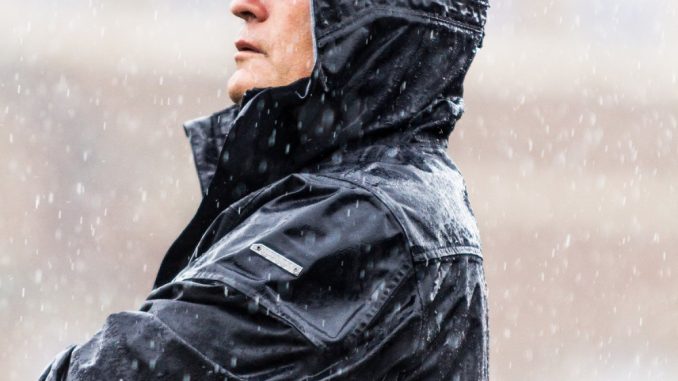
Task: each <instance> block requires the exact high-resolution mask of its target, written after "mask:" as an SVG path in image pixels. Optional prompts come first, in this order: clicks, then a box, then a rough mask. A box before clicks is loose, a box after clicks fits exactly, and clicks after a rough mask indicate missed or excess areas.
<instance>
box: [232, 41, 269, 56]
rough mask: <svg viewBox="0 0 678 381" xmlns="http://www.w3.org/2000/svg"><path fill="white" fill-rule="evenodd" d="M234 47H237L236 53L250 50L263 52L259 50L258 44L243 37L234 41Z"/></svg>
mask: <svg viewBox="0 0 678 381" xmlns="http://www.w3.org/2000/svg"><path fill="white" fill-rule="evenodd" d="M235 48H236V49H238V53H241V52H251V53H262V54H263V51H262V50H261V48H259V46H258V45H257V44H256V43H254V42H252V41H248V40H244V39H240V40H238V41H236V42H235ZM236 54H237V53H236Z"/></svg>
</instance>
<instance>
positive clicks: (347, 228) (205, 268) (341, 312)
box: [40, 177, 412, 381]
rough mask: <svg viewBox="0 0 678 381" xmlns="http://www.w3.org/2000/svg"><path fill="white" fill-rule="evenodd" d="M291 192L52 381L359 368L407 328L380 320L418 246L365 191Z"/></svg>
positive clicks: (67, 358)
mask: <svg viewBox="0 0 678 381" xmlns="http://www.w3.org/2000/svg"><path fill="white" fill-rule="evenodd" d="M288 188H289V189H287V190H286V191H285V192H284V193H279V195H278V196H275V195H274V194H273V193H275V192H273V193H270V192H268V193H267V192H264V195H266V197H268V198H269V199H267V200H266V201H265V202H264V203H262V204H261V205H258V206H257V207H256V208H255V209H254V212H252V213H251V214H249V215H248V216H247V217H246V218H244V219H243V220H242V221H239V222H238V223H237V224H234V225H235V226H233V227H232V228H229V229H225V231H223V232H222V233H220V234H219V235H217V236H216V237H215V238H214V240H213V241H214V243H213V244H211V245H210V246H209V248H208V249H207V250H205V251H204V252H203V253H201V254H200V255H199V256H198V257H197V258H194V259H193V260H192V261H191V263H190V264H189V265H188V266H187V267H186V268H185V269H184V270H183V271H182V272H180V273H179V274H178V275H177V276H176V278H175V279H174V280H173V281H172V282H170V283H168V284H166V285H164V286H162V287H160V288H157V289H155V290H154V291H153V292H152V293H151V295H149V297H148V299H147V300H146V302H145V303H144V305H143V306H142V308H141V309H140V310H139V311H128V312H121V313H117V314H113V315H110V316H109V317H108V318H107V320H106V322H105V324H104V326H103V327H102V329H101V330H100V331H99V332H98V333H97V334H96V335H95V336H94V337H93V338H92V339H91V340H89V341H88V342H86V343H84V344H82V345H79V346H75V347H72V348H70V349H69V350H67V351H66V352H64V353H63V354H61V355H60V356H59V357H58V358H57V359H56V360H55V361H54V362H53V363H52V364H51V365H50V366H49V367H48V369H46V370H45V372H44V374H43V375H42V376H41V378H40V380H45V381H46V380H106V379H115V380H118V379H125V380H135V379H179V380H197V379H200V380H212V379H214V380H224V379H247V380H293V379H294V380H297V379H303V378H304V377H307V376H311V375H316V376H318V377H320V376H321V375H323V374H325V375H327V374H332V373H333V372H337V370H338V369H343V370H345V369H349V368H350V366H351V363H352V362H353V361H354V360H351V358H355V356H362V355H365V354H366V353H367V352H368V350H369V349H368V346H367V345H365V344H367V343H369V342H374V341H375V340H377V338H378V337H386V336H387V335H389V334H391V335H392V334H394V333H395V332H394V330H396V329H397V327H391V328H389V327H384V326H381V327H373V321H374V320H375V317H376V316H377V315H379V314H380V312H382V311H384V309H385V308H386V306H392V305H390V304H388V301H389V298H390V297H391V296H392V294H393V293H394V292H395V291H396V290H397V289H398V287H399V286H400V285H401V284H403V283H404V282H405V280H406V279H407V276H408V275H411V274H412V271H411V270H412V267H411V266H412V265H411V257H410V255H409V253H408V251H407V249H406V245H405V242H406V241H405V239H404V236H403V234H402V230H401V229H400V227H399V225H398V224H397V222H396V221H395V220H393V218H392V217H391V214H390V213H389V212H388V210H387V208H385V207H384V205H383V204H381V203H380V202H379V201H378V200H377V199H376V198H375V197H374V196H373V195H372V194H371V193H369V192H367V191H365V190H363V189H362V188H360V187H356V186H352V185H347V184H345V183H343V182H340V181H338V180H332V181H330V180H329V179H324V180H323V181H317V180H312V179H310V178H308V177H303V178H302V177H297V178H296V179H295V181H294V186H293V187H288ZM254 203H255V204H256V202H254ZM228 225H229V224H228V223H227V222H226V221H221V226H228ZM391 303H395V302H391ZM389 308H390V307H389ZM393 310H394V311H401V312H400V313H402V314H405V313H407V312H408V309H407V308H405V307H403V308H401V307H400V305H398V308H393ZM394 321H397V319H394ZM380 335H381V336H380ZM360 348H363V349H360ZM361 350H364V352H363V353H362V354H361V353H360V351H361ZM343 370H342V371H343Z"/></svg>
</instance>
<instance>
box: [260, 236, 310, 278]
mask: <svg viewBox="0 0 678 381" xmlns="http://www.w3.org/2000/svg"><path fill="white" fill-rule="evenodd" d="M250 250H252V251H254V252H255V253H257V254H259V255H261V256H262V257H264V258H266V259H268V260H269V261H271V262H273V263H275V264H276V265H278V266H279V267H280V268H282V269H283V270H285V271H287V272H288V273H290V274H293V275H294V276H298V275H299V273H301V270H302V269H303V268H302V267H301V266H299V265H298V264H296V263H294V262H292V261H290V260H289V259H287V257H285V256H284V255H282V254H279V253H278V252H276V251H275V250H273V249H271V248H270V247H268V246H266V245H264V244H263V243H253V244H252V245H250Z"/></svg>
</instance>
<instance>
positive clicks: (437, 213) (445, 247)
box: [329, 147, 482, 261]
mask: <svg viewBox="0 0 678 381" xmlns="http://www.w3.org/2000/svg"><path fill="white" fill-rule="evenodd" d="M344 167H345V168H344V169H343V170H341V171H333V172H331V175H329V176H332V177H335V178H337V179H342V180H344V181H347V182H351V183H352V184H355V185H357V186H360V187H362V188H364V189H366V190H368V191H370V192H371V193H372V194H374V195H375V197H377V198H378V199H379V200H380V201H381V202H382V203H383V204H384V205H385V206H386V207H387V208H388V209H389V210H390V212H391V213H392V214H393V216H394V217H395V218H396V220H397V221H398V224H399V225H400V226H401V228H402V229H403V231H404V234H405V235H406V237H407V240H408V243H409V245H410V249H411V251H412V254H413V256H414V259H415V260H416V261H425V260H428V259H434V258H441V257H444V256H448V255H456V254H473V255H476V256H479V257H482V249H481V241H480V234H479V231H478V227H477V222H476V218H475V215H474V213H473V209H472V208H471V204H470V201H469V196H468V192H467V189H466V183H465V181H464V178H463V176H462V174H461V172H460V171H459V169H458V168H457V166H456V165H455V164H454V162H453V161H452V159H451V158H450V157H449V156H448V155H447V153H446V152H445V151H444V150H442V149H437V148H422V147H390V148H388V149H386V150H385V151H384V152H383V154H382V155H379V157H375V158H372V159H371V160H369V161H364V162H359V163H346V164H345V165H344ZM346 168H350V169H349V170H346Z"/></svg>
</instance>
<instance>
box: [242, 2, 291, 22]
mask: <svg viewBox="0 0 678 381" xmlns="http://www.w3.org/2000/svg"><path fill="white" fill-rule="evenodd" d="M277 1H280V0H277ZM265 3H266V1H265V0H232V1H231V13H233V14H234V15H236V16H238V17H240V18H241V19H243V20H245V22H247V23H249V22H250V21H257V22H263V21H264V20H266V19H267V18H268V8H267V6H266V4H265Z"/></svg>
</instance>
